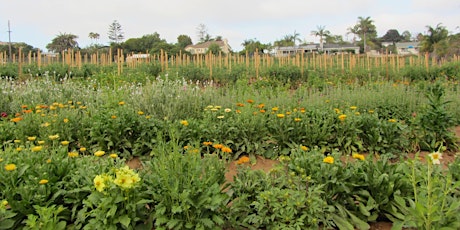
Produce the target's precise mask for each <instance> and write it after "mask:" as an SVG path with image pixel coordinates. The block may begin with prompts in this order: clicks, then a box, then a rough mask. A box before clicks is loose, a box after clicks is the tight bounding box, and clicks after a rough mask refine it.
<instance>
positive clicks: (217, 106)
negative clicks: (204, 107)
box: [214, 105, 222, 109]
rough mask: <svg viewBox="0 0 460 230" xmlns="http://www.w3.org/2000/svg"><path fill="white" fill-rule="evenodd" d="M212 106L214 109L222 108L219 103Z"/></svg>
mask: <svg viewBox="0 0 460 230" xmlns="http://www.w3.org/2000/svg"><path fill="white" fill-rule="evenodd" d="M214 108H215V109H221V108H222V106H220V105H216V106H214Z"/></svg>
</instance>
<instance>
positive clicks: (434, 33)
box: [420, 23, 449, 53]
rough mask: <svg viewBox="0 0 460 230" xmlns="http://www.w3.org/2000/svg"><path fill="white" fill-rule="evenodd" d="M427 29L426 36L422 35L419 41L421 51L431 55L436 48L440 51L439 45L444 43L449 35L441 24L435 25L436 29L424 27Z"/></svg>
mask: <svg viewBox="0 0 460 230" xmlns="http://www.w3.org/2000/svg"><path fill="white" fill-rule="evenodd" d="M426 28H427V29H428V31H427V34H426V35H423V37H422V40H421V43H422V44H421V45H422V47H421V49H420V50H421V51H422V52H428V53H433V52H435V51H436V49H435V48H438V51H440V48H441V45H443V43H445V42H446V40H447V37H448V35H449V31H448V30H447V29H446V27H444V26H442V24H441V23H439V24H438V25H436V27H432V26H426Z"/></svg>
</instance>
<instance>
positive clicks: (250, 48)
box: [240, 39, 270, 55]
mask: <svg viewBox="0 0 460 230" xmlns="http://www.w3.org/2000/svg"><path fill="white" fill-rule="evenodd" d="M241 45H242V46H243V47H244V49H243V50H241V51H240V54H246V51H247V52H248V54H249V55H253V54H254V53H255V52H256V50H258V52H259V53H263V52H264V50H268V49H270V44H262V43H261V42H260V41H257V40H256V39H246V40H244V42H243V43H241Z"/></svg>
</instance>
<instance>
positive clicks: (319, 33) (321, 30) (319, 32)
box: [311, 26, 331, 51]
mask: <svg viewBox="0 0 460 230" xmlns="http://www.w3.org/2000/svg"><path fill="white" fill-rule="evenodd" d="M311 35H314V36H315V37H319V46H320V49H321V51H322V50H323V37H329V36H331V32H330V31H329V30H326V26H316V30H313V31H311Z"/></svg>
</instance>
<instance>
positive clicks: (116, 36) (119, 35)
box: [108, 20, 124, 44]
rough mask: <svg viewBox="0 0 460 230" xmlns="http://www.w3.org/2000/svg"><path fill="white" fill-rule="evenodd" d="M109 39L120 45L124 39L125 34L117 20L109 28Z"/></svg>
mask: <svg viewBox="0 0 460 230" xmlns="http://www.w3.org/2000/svg"><path fill="white" fill-rule="evenodd" d="M108 35H109V39H110V41H112V42H113V43H116V44H120V42H122V41H123V39H124V33H123V30H122V28H121V25H120V23H119V22H118V21H117V20H114V21H113V22H112V24H110V26H109V32H108Z"/></svg>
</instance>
